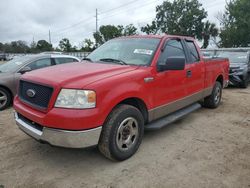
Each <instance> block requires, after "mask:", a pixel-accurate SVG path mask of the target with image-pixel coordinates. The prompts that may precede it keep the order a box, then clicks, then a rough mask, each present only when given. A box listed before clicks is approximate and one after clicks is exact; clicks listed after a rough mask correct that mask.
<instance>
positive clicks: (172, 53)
mask: <svg viewBox="0 0 250 188" xmlns="http://www.w3.org/2000/svg"><path fill="white" fill-rule="evenodd" d="M169 57H182V58H186V57H185V53H184V49H183V46H182V44H181V41H180V40H169V41H168V42H167V44H166V47H165V49H164V51H163V53H162V54H161V56H160V58H159V61H158V64H159V65H164V64H165V63H166V60H167V59H168V58H169Z"/></svg>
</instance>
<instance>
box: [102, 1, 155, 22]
mask: <svg viewBox="0 0 250 188" xmlns="http://www.w3.org/2000/svg"><path fill="white" fill-rule="evenodd" d="M157 1H159V0H153V1H150V2H148V3H144V4H143V5H139V6H135V7H128V8H127V9H125V10H121V11H119V12H117V13H114V14H111V15H109V16H106V17H103V18H101V19H106V18H110V17H113V16H116V15H119V14H121V13H124V12H125V11H128V10H129V9H131V8H134V9H136V8H137V10H138V9H140V8H143V7H145V6H148V5H150V4H153V3H155V2H157Z"/></svg>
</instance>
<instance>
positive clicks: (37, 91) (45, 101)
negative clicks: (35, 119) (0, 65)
mask: <svg viewBox="0 0 250 188" xmlns="http://www.w3.org/2000/svg"><path fill="white" fill-rule="evenodd" d="M30 90H32V91H33V94H34V96H30V95H29V94H28V91H30ZM52 93H53V88H52V87H48V86H44V85H40V84H35V83H31V82H26V81H24V80H20V83H19V94H18V95H19V97H20V99H21V100H22V101H23V102H25V103H27V104H29V105H31V106H33V107H35V108H39V109H42V110H46V109H47V108H48V105H49V101H50V98H51V95H52Z"/></svg>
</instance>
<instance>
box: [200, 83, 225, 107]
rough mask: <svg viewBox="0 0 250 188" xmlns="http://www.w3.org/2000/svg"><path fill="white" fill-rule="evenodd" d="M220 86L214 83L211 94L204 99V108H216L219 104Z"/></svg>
mask: <svg viewBox="0 0 250 188" xmlns="http://www.w3.org/2000/svg"><path fill="white" fill-rule="evenodd" d="M221 96H222V85H221V83H220V82H218V81H216V82H215V85H214V88H213V91H212V94H211V95H210V96H208V97H206V98H205V99H204V107H207V108H217V107H218V106H219V104H220V102H221Z"/></svg>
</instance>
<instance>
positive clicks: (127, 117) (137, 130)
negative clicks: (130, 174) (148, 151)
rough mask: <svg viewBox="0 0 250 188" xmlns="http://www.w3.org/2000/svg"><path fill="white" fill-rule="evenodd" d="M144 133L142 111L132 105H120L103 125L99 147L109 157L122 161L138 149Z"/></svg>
mask: <svg viewBox="0 0 250 188" xmlns="http://www.w3.org/2000/svg"><path fill="white" fill-rule="evenodd" d="M143 133H144V119H143V116H142V114H141V112H140V111H139V110H138V109H137V108H135V107H133V106H131V105H125V104H124V105H118V106H117V107H116V108H115V109H114V110H113V111H112V112H111V113H110V115H109V117H108V118H107V120H106V122H105V124H104V126H103V129H102V133H101V137H100V140H99V144H98V148H99V150H100V152H101V153H102V154H103V155H104V156H106V157H107V158H109V159H112V160H118V161H122V160H125V159H128V158H129V157H131V156H132V155H133V154H134V153H135V152H136V151H137V150H138V148H139V146H140V144H141V141H142V137H143Z"/></svg>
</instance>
